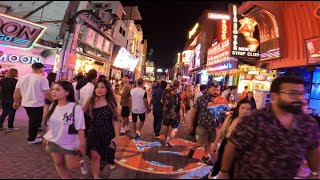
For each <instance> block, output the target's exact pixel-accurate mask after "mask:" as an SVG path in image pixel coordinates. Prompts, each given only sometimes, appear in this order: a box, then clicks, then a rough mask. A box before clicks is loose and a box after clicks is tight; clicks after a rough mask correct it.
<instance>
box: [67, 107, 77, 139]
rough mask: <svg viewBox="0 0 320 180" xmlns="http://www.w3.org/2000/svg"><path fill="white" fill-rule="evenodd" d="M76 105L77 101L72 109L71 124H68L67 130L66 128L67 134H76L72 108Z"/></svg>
mask: <svg viewBox="0 0 320 180" xmlns="http://www.w3.org/2000/svg"><path fill="white" fill-rule="evenodd" d="M76 106H77V103H76V104H75V105H74V106H73V110H72V124H71V125H69V130H68V134H78V130H76V127H75V126H74V116H75V114H74V110H75V108H76Z"/></svg>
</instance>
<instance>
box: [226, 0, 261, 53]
mask: <svg viewBox="0 0 320 180" xmlns="http://www.w3.org/2000/svg"><path fill="white" fill-rule="evenodd" d="M230 17H231V23H230V24H231V28H230V29H231V31H232V33H230V34H231V38H230V41H231V42H230V43H231V47H232V48H231V54H230V55H231V56H233V57H242V58H251V59H252V58H259V57H260V53H259V52H260V39H259V30H258V26H257V24H258V23H257V21H255V20H254V19H253V18H250V17H244V16H242V15H240V14H238V8H237V6H236V5H234V4H233V5H231V16H230Z"/></svg>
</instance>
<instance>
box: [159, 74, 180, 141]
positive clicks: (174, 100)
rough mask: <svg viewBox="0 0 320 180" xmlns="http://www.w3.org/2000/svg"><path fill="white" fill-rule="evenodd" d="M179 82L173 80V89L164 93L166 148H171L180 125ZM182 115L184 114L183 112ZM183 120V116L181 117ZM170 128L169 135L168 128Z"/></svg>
mask: <svg viewBox="0 0 320 180" xmlns="http://www.w3.org/2000/svg"><path fill="white" fill-rule="evenodd" d="M179 86H180V82H179V81H177V80H175V81H174V82H173V87H172V88H170V89H167V90H166V91H165V94H164V97H163V98H162V102H163V117H164V121H163V125H164V126H166V129H165V139H166V146H168V147H172V139H173V138H174V136H175V135H176V134H177V131H178V127H179V123H180V117H181V116H180V108H181V109H182V110H183V111H184V108H183V107H184V106H183V104H182V99H181V92H179ZM183 114H184V112H183ZM182 118H184V116H182ZM170 126H171V128H172V130H171V132H170V133H169V128H170Z"/></svg>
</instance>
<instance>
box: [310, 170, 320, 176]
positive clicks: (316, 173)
mask: <svg viewBox="0 0 320 180" xmlns="http://www.w3.org/2000/svg"><path fill="white" fill-rule="evenodd" d="M311 174H312V175H314V176H318V175H319V172H316V171H313V172H311Z"/></svg>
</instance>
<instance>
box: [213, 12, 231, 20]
mask: <svg viewBox="0 0 320 180" xmlns="http://www.w3.org/2000/svg"><path fill="white" fill-rule="evenodd" d="M208 19H223V20H229V19H230V16H229V15H226V14H216V13H208Z"/></svg>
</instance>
